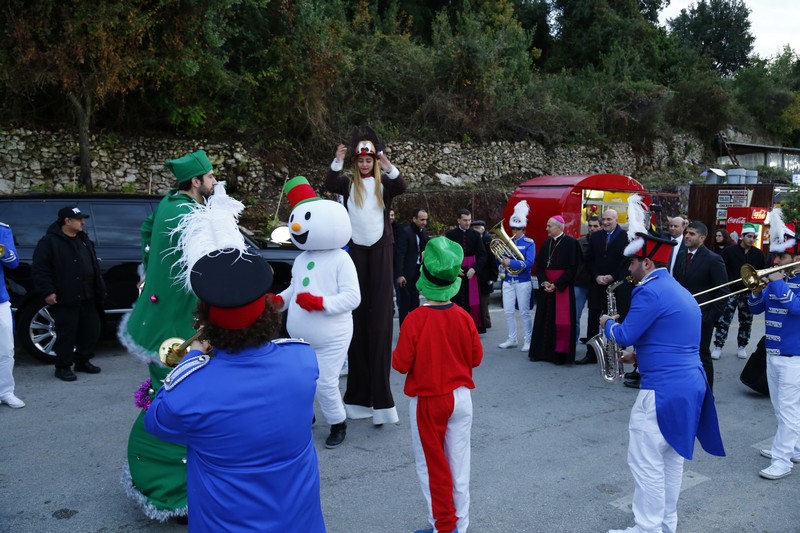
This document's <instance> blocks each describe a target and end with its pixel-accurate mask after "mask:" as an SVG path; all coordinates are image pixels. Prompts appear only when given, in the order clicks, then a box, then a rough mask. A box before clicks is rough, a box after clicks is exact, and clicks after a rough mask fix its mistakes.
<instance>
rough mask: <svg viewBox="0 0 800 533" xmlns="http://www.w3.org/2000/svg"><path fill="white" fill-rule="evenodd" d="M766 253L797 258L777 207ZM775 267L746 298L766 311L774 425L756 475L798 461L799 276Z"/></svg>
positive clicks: (787, 468) (784, 259) (770, 475)
mask: <svg viewBox="0 0 800 533" xmlns="http://www.w3.org/2000/svg"><path fill="white" fill-rule="evenodd" d="M771 219H772V222H771V223H770V233H771V235H772V242H771V243H770V247H769V249H770V252H775V253H777V256H776V258H775V264H776V266H786V265H788V264H790V263H793V262H795V261H798V260H800V250H798V243H797V241H796V240H795V238H794V232H793V231H791V230H788V229H787V228H786V226H785V225H784V224H783V218H782V212H781V210H780V209H773V210H772V217H771ZM785 274H786V272H785V271H777V272H773V273H771V274H769V276H768V277H764V278H763V283H764V284H765V285H766V287H763V286H759V287H758V288H757V289H756V290H754V291H753V292H752V293H751V294H750V296H749V298H748V299H747V303H748V305H749V306H750V311H751V312H752V313H753V314H754V315H756V314H761V313H764V323H765V327H766V348H767V382H768V383H769V395H770V400H771V401H772V407H773V409H775V418H776V419H777V422H778V429H777V431H776V432H775V437H774V438H773V439H772V447H771V448H770V449H769V450H766V449H765V450H761V455H763V456H764V457H766V458H768V459H771V462H770V465H769V466H768V467H767V468H765V469H763V470H761V471H760V472H759V475H760V476H761V477H763V478H766V479H781V478H783V477H786V476H788V475H789V474H791V473H792V466H793V465H792V463H800V277H798V276H797V275H795V273H794V272H792V273H791V274H790V275H789V276H788V277H786V279H784V278H785Z"/></svg>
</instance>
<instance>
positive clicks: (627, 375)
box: [623, 370, 642, 381]
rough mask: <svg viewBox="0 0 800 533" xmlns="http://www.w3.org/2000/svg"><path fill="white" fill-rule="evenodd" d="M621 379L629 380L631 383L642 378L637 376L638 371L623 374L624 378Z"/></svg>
mask: <svg viewBox="0 0 800 533" xmlns="http://www.w3.org/2000/svg"><path fill="white" fill-rule="evenodd" d="M623 377H624V378H625V379H630V380H633V381H639V380H640V379H642V376H641V375H640V374H639V371H638V370H632V371H630V372H625V376H623Z"/></svg>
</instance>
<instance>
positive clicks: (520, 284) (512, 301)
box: [498, 200, 536, 352]
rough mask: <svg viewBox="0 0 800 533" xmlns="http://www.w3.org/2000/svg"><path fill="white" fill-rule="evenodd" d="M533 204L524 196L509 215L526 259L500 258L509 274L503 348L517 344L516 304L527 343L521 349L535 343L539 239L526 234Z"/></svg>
mask: <svg viewBox="0 0 800 533" xmlns="http://www.w3.org/2000/svg"><path fill="white" fill-rule="evenodd" d="M529 212H530V208H529V207H528V202H527V201H525V200H522V201H521V202H519V203H518V204H517V205H515V206H514V213H512V215H511V217H510V218H509V219H508V225H509V227H510V228H511V231H512V235H511V241H512V242H513V243H514V245H515V246H516V247H517V249H518V250H519V251H520V253H521V254H522V256H523V259H522V260H519V259H511V258H510V257H504V258H503V259H502V260H501V261H500V266H501V267H502V268H503V272H504V273H505V276H504V277H503V314H504V315H505V317H506V326H507V327H508V338H507V339H506V340H505V341H504V342H501V343H500V344H499V345H498V347H499V348H516V347H517V340H518V338H517V318H516V316H514V308H515V307H519V314H520V316H521V317H522V328H523V330H522V334H521V335H519V337H522V340H523V343H522V348H521V349H520V351H523V352H527V351H528V350H529V349H530V347H531V335H532V334H533V318H531V292H533V283H531V268H532V267H533V262H534V261H535V260H536V243H534V242H533V239H531V238H530V237H526V236H525V228H526V227H527V226H528V213H529Z"/></svg>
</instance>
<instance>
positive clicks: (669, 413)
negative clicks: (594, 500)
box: [605, 268, 725, 459]
mask: <svg viewBox="0 0 800 533" xmlns="http://www.w3.org/2000/svg"><path fill="white" fill-rule="evenodd" d="M700 320H701V317H700V309H699V307H698V306H697V303H696V302H695V300H694V298H693V297H692V295H691V294H689V291H687V290H686V289H684V288H683V287H681V286H680V284H679V283H678V282H677V281H676V280H675V279H674V278H673V277H672V276H670V275H669V273H668V272H667V269H666V268H659V269H656V270H654V271H653V272H651V273H650V274H648V275H647V276H645V278H644V279H643V280H642V281H641V282H640V283H639V285H638V286H636V287H635V288H634V289H633V295H632V302H631V308H630V310H629V311H628V314H627V316H626V317H625V320H624V322H623V323H621V324H617V323H616V322H615V321H613V320H608V321H607V322H606V324H605V334H606V337H608V338H609V339H610V340H612V341H614V342H616V343H617V344H619V345H620V346H631V345H632V346H634V347H635V349H636V358H637V360H638V363H639V373H640V374H641V376H642V377H641V388H642V389H652V390H654V391H655V397H656V417H657V419H658V427H659V429H660V430H661V434H662V435H663V436H664V439H665V440H666V441H667V442H668V443H669V444H670V446H672V447H673V448H674V449H675V451H676V452H678V454H680V455H681V456H682V457H684V458H686V459H691V458H692V454H693V452H694V440H695V438H697V439H698V440H699V441H700V444H701V445H702V447H703V449H704V450H705V451H706V452H708V453H710V454H712V455H718V456H724V455H725V450H724V448H723V446H722V437H721V436H720V433H719V422H718V420H717V412H716V408H715V406H714V397H713V395H712V394H711V390H710V388H709V386H708V383H707V381H706V375H705V371H704V370H703V367H702V365H701V364H700V353H699V344H700ZM678 326H679V328H680V329H679V331H680V334H676V331H678V330H676V327H678Z"/></svg>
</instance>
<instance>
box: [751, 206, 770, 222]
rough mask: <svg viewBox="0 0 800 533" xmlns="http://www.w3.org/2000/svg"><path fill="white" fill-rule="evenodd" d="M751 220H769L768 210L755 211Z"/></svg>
mask: <svg viewBox="0 0 800 533" xmlns="http://www.w3.org/2000/svg"><path fill="white" fill-rule="evenodd" d="M750 218H752V219H753V220H766V219H767V210H766V209H763V208H761V209H753V212H752V213H750Z"/></svg>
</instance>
